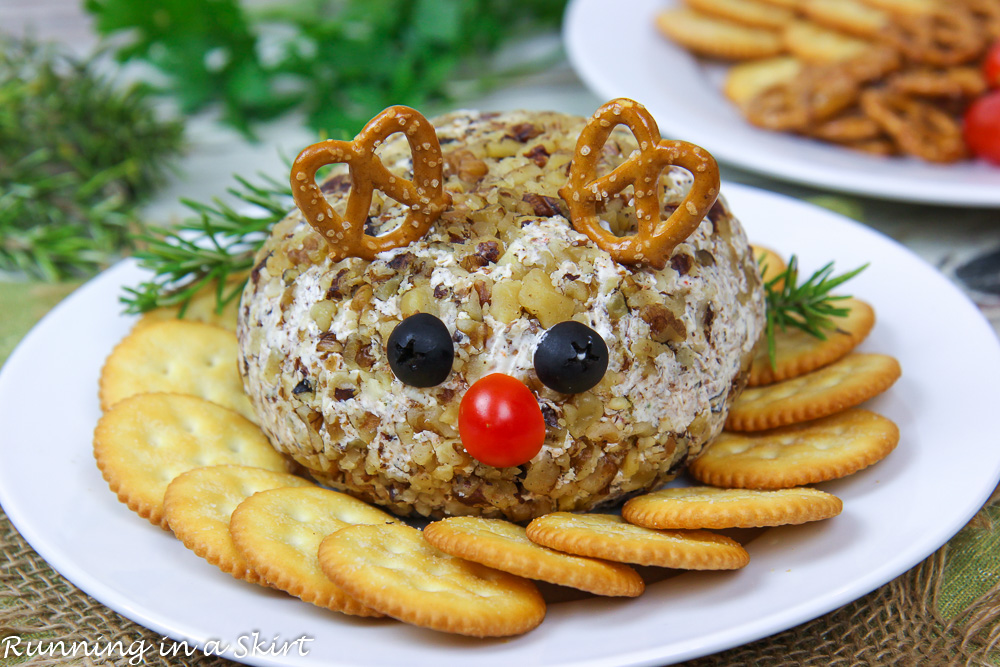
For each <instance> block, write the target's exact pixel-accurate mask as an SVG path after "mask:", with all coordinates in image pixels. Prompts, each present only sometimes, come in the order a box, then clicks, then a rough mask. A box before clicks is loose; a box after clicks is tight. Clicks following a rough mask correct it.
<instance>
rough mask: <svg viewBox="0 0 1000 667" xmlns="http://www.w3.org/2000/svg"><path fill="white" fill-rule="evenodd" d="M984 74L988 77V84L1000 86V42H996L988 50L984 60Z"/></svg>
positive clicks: (991, 86) (995, 86)
mask: <svg viewBox="0 0 1000 667" xmlns="http://www.w3.org/2000/svg"><path fill="white" fill-rule="evenodd" d="M983 76H985V77H986V85H987V86H989V87H990V88H1000V42H996V43H995V44H994V45H993V46H991V47H990V48H989V50H988V51H987V52H986V60H984V61H983Z"/></svg>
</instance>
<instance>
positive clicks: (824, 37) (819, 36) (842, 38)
mask: <svg viewBox="0 0 1000 667" xmlns="http://www.w3.org/2000/svg"><path fill="white" fill-rule="evenodd" d="M781 35H782V39H784V40H785V47H786V48H787V49H788V51H789V52H791V53H792V54H793V55H794V56H796V57H797V58H801V59H802V60H804V61H806V62H808V63H817V64H821V65H825V64H828V63H838V62H843V61H845V60H850V59H851V58H857V57H859V56H863V55H864V54H865V53H866V52H867V51H868V50H869V49H871V48H872V45H871V44H870V43H869V42H867V41H865V40H863V39H858V38H857V37H853V36H851V35H848V34H845V33H843V32H840V31H839V30H832V29H830V28H825V27H823V26H821V25H818V24H816V23H812V22H811V21H795V22H794V23H791V24H790V25H788V26H787V27H785V29H784V30H783V31H782V33H781Z"/></svg>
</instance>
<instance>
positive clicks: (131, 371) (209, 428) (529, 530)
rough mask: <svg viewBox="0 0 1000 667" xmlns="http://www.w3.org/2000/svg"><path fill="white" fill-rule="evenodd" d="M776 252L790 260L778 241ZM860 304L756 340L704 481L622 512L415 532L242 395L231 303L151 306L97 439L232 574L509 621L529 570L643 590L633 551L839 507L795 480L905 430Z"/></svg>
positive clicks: (700, 558) (131, 502) (738, 559)
mask: <svg viewBox="0 0 1000 667" xmlns="http://www.w3.org/2000/svg"><path fill="white" fill-rule="evenodd" d="M766 264H767V265H768V267H769V270H771V271H774V272H780V270H781V259H780V258H779V257H778V256H777V255H774V254H771V255H769V258H768V259H767V260H766ZM765 279H766V278H765ZM206 303H207V302H206ZM849 305H850V308H851V311H850V315H848V316H847V317H845V318H843V320H842V321H839V322H838V323H837V325H838V328H837V331H836V333H835V334H834V335H831V336H830V337H828V339H827V340H826V341H822V342H821V341H818V340H816V339H813V338H811V337H809V336H805V335H804V334H801V333H797V332H795V331H788V332H780V333H779V336H778V341H777V350H778V354H777V360H776V364H775V365H774V366H771V365H770V364H769V362H768V359H767V356H766V352H762V353H761V354H760V355H758V358H757V359H756V360H755V361H754V369H753V373H752V376H751V380H750V382H751V384H752V385H753V387H752V388H751V389H749V390H747V391H746V392H745V393H744V395H743V397H742V398H741V399H740V400H739V401H738V402H737V403H736V405H735V406H734V407H733V410H732V413H731V415H730V418H729V422H728V428H729V429H730V430H729V431H727V432H724V433H723V434H722V435H721V436H720V437H719V438H718V439H716V440H715V441H714V443H713V444H711V445H710V446H709V448H708V449H707V450H706V451H705V452H704V454H703V455H702V456H701V458H699V459H698V460H697V461H696V463H695V465H694V467H693V468H692V470H691V473H692V474H693V475H694V476H695V478H696V479H698V480H700V481H702V482H704V483H705V484H709V485H711V486H704V487H690V488H671V489H665V490H661V491H656V492H653V493H650V494H646V495H644V496H640V497H636V498H633V499H631V500H630V501H629V502H628V503H626V505H625V506H624V508H623V510H622V515H621V516H618V515H614V514H597V513H590V514H573V513H568V512H556V513H553V514H549V515H546V516H542V517H539V518H537V519H535V520H534V521H532V522H531V523H530V524H529V525H528V526H527V527H523V526H520V525H517V524H514V523H511V522H507V521H503V520H500V519H484V518H479V517H452V518H448V519H444V520H441V521H436V522H433V523H430V524H429V525H427V526H426V527H425V528H424V529H423V530H418V529H416V528H413V527H411V526H409V525H407V524H405V523H403V522H402V521H400V520H399V519H397V518H395V517H393V516H390V515H389V514H386V513H385V512H383V511H381V510H379V509H376V508H374V507H372V506H370V505H368V504H366V503H365V502H362V501H360V500H357V499H355V498H353V497H351V496H349V495H346V494H343V493H339V492H337V491H333V490H330V489H326V488H322V487H320V486H317V485H316V484H314V483H313V482H311V481H309V480H307V479H305V478H303V477H300V476H298V475H296V474H294V472H295V469H294V465H293V464H292V463H291V462H290V461H288V460H286V459H285V458H284V457H283V456H281V455H280V454H278V453H277V452H275V450H274V449H273V448H271V446H270V444H269V443H268V441H267V438H266V437H265V436H264V434H263V433H262V432H261V430H260V429H259V428H258V427H257V425H256V424H255V419H256V417H255V415H254V414H253V411H252V409H251V408H250V406H249V403H248V401H247V398H246V396H245V395H244V394H243V390H242V384H241V382H240V378H239V375H238V372H237V369H236V358H237V354H236V339H235V335H234V333H233V329H234V322H233V321H232V320H233V319H234V311H233V309H230V310H229V311H226V312H225V313H223V314H222V315H218V314H216V313H215V312H214V311H213V310H212V309H211V308H202V307H195V308H194V309H193V310H192V311H189V313H188V315H189V316H192V317H193V318H195V320H199V321H190V320H177V319H175V318H176V315H177V313H175V312H167V313H163V312H156V313H153V314H150V315H147V316H146V317H145V318H143V320H141V321H140V322H139V323H138V324H137V325H136V326H135V328H134V329H133V330H132V332H131V333H130V334H129V335H128V336H127V337H126V338H125V339H124V340H123V341H122V342H121V343H120V344H119V345H118V346H117V347H116V348H115V349H114V350H113V352H112V353H111V355H110V356H109V358H108V359H107V361H106V363H105V366H104V369H103V371H102V375H101V383H100V398H101V405H102V409H103V410H104V414H103V416H102V417H101V419H100V421H99V423H98V425H97V428H96V430H95V433H94V455H95V458H96V459H97V465H98V467H99V468H100V470H101V471H102V473H103V475H104V478H105V479H106V480H107V482H108V484H109V486H110V487H111V490H112V491H113V492H115V493H116V494H117V496H118V498H119V499H120V500H121V501H122V502H123V503H125V504H126V505H127V506H128V507H129V508H130V509H132V510H133V511H135V512H136V513H137V514H139V515H140V516H141V517H144V518H146V519H148V520H149V521H150V522H152V523H153V524H155V525H158V526H160V527H162V528H164V529H167V530H171V531H172V532H173V533H174V534H175V535H176V536H177V537H178V539H179V540H180V541H181V542H182V543H183V544H184V545H185V546H186V547H187V548H188V549H190V550H191V551H193V552H194V553H195V554H197V555H198V556H200V557H202V558H204V559H205V560H207V561H208V562H209V563H211V564H213V565H215V566H216V567H218V568H219V569H220V570H222V571H223V572H225V573H228V574H230V575H232V576H233V577H236V578H237V579H241V580H243V581H247V582H251V583H257V584H260V585H262V586H267V587H270V588H275V589H278V590H282V591H285V592H287V593H289V594H291V595H294V596H297V597H299V598H301V599H302V600H304V601H306V602H309V603H312V604H315V605H317V606H320V607H323V608H326V609H329V610H332V611H336V612H340V613H344V614H350V615H354V616H367V617H375V618H380V617H390V618H394V619H398V620H401V621H404V622H407V623H411V624H414V625H418V626H421V627H425V628H430V629H433V630H439V631H444V632H451V633H458V634H463V635H469V636H476V637H497V636H510V635H517V634H521V633H524V632H527V631H529V630H531V629H533V628H534V627H536V626H537V625H538V624H540V623H541V622H542V620H543V619H544V617H545V612H546V599H545V597H544V596H543V595H542V594H541V593H540V592H539V589H538V587H537V586H536V583H535V582H547V583H549V584H555V585H558V586H564V587H570V588H573V589H577V590H580V591H584V592H586V593H588V594H592V595H602V596H620V597H635V596H638V595H641V594H642V593H643V591H644V590H645V585H646V584H645V581H644V580H643V577H642V576H640V574H639V572H638V571H636V570H635V569H634V568H633V567H632V566H633V565H642V566H652V567H660V568H671V569H678V570H735V569H739V568H742V567H745V566H746V565H747V564H748V563H749V561H750V556H749V554H748V552H747V551H746V549H745V548H744V547H743V546H742V545H741V544H740V543H738V542H737V541H736V540H734V539H733V538H732V537H729V536H727V535H723V534H719V533H715V532H711V530H715V529H729V528H747V527H763V526H776V525H786V524H797V523H803V522H806V521H815V520H819V519H825V518H829V517H832V516H835V515H837V514H839V513H840V512H841V509H842V503H841V501H840V500H839V499H838V498H836V497H834V496H832V495H830V494H828V493H824V492H822V491H819V490H816V489H810V488H802V485H804V484H812V483H815V482H821V481H825V480H829V479H834V478H836V477H840V476H843V475H846V474H850V473H851V472H854V471H856V470H859V469H860V468H862V467H865V466H867V465H870V464H871V463H873V462H875V461H877V460H878V459H880V458H882V457H884V456H885V455H886V454H888V452H889V451H891V450H892V448H893V447H894V446H895V444H896V442H897V441H898V437H899V432H898V430H897V429H896V428H895V426H894V425H893V424H892V423H891V422H889V421H888V420H886V419H884V418H882V417H879V416H878V415H875V414H873V413H870V412H867V411H864V410H861V409H857V408H855V407H854V406H856V405H857V404H859V403H861V402H862V401H864V400H866V399H867V398H870V397H871V396H874V395H875V394H877V393H879V392H881V391H884V390H885V389H886V388H888V386H889V385H891V384H892V382H893V381H894V380H895V379H896V378H897V377H898V376H899V366H898V364H897V363H896V362H895V360H893V359H891V358H890V357H885V356H883V355H871V354H868V355H862V354H855V353H852V350H853V348H854V347H855V346H856V345H857V344H858V343H859V342H860V341H861V340H862V339H863V338H864V337H865V336H866V335H867V333H868V332H869V331H870V330H871V328H872V326H873V324H874V313H873V312H872V309H871V307H870V306H868V305H867V304H865V303H864V302H862V301H860V300H857V299H854V300H851V301H850V303H849ZM804 420H809V421H804ZM761 429H764V430H761ZM718 487H733V488H718ZM736 487H739V488H736Z"/></svg>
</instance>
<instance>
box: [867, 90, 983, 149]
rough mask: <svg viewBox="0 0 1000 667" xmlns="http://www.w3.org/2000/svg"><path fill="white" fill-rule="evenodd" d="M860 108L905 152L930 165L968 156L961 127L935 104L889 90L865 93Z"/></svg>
mask: <svg viewBox="0 0 1000 667" xmlns="http://www.w3.org/2000/svg"><path fill="white" fill-rule="evenodd" d="M861 108H862V109H863V110H864V112H865V113H866V114H868V116H869V117H870V118H871V119H872V120H874V121H875V122H876V123H878V124H879V125H881V126H882V128H883V129H884V130H885V131H886V133H887V134H889V136H891V137H892V138H893V140H894V141H895V142H896V144H897V145H898V146H899V148H900V149H901V150H902V151H903V152H904V153H908V154H910V155H916V156H918V157H920V158H923V159H924V160H927V161H928V162H944V163H947V162H955V161H957V160H961V159H962V158H964V157H966V148H965V142H964V140H963V139H962V127H961V125H959V123H958V122H957V121H955V120H954V119H953V118H952V117H951V116H949V115H948V114H946V113H945V112H944V111H941V110H940V109H938V108H937V107H935V106H934V105H933V104H930V103H928V102H925V101H922V100H918V99H915V98H912V97H908V96H906V95H901V94H899V93H894V92H891V91H887V90H866V91H865V92H864V94H863V95H862V96H861Z"/></svg>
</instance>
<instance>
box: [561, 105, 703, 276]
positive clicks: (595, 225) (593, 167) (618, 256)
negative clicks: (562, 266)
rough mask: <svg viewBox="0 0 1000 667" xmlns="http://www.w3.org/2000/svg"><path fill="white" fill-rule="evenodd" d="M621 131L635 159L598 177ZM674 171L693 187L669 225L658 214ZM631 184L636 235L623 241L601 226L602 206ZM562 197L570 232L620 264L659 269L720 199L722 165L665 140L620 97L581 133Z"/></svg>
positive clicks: (641, 110)
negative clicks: (666, 173) (667, 172)
mask: <svg viewBox="0 0 1000 667" xmlns="http://www.w3.org/2000/svg"><path fill="white" fill-rule="evenodd" d="M618 125H627V126H628V127H629V129H631V130H632V133H633V134H634V135H635V138H636V141H637V142H638V144H639V151H638V154H633V155H632V156H631V157H629V158H628V159H627V160H626V161H625V162H623V163H622V164H620V165H618V166H617V167H616V168H615V169H614V170H613V171H612V172H611V173H609V174H607V175H605V176H601V177H600V178H598V177H597V163H598V160H599V158H600V155H601V149H602V148H603V146H604V144H605V143H606V142H607V140H608V137H609V136H610V135H611V131H612V130H613V129H614V128H615V127H616V126H618ZM670 165H677V166H679V167H683V168H684V169H687V170H688V171H689V172H691V175H692V176H693V177H694V183H693V184H692V185H691V190H690V191H689V192H688V194H687V196H686V197H685V198H684V201H683V202H681V205H680V206H679V207H677V209H676V210H675V211H674V212H673V213H671V214H670V217H668V218H667V219H666V220H664V219H663V218H662V215H661V213H660V192H659V190H660V174H661V173H662V172H663V170H664V169H665V168H666V167H668V166H670ZM629 185H631V186H632V187H633V191H634V201H635V212H636V218H637V219H638V222H639V228H638V231H637V232H636V233H635V234H634V235H632V236H623V237H618V236H615V235H614V234H612V233H611V232H609V231H607V230H605V229H604V228H603V227H602V226H601V221H600V219H599V217H598V205H599V204H600V202H601V201H602V200H604V199H607V198H608V197H610V196H611V195H615V194H618V193H619V192H621V191H622V190H624V189H625V188H626V187H628V186H629ZM559 194H560V195H561V196H562V198H563V199H565V200H566V203H567V204H568V205H569V212H570V219H571V221H572V223H573V227H574V228H575V229H576V230H577V231H578V232H580V233H582V234H586V235H587V236H589V237H590V239H591V240H592V241H593V242H594V243H596V244H597V245H598V247H600V248H601V249H602V250H605V251H607V252H608V253H610V254H611V256H612V257H613V258H614V259H615V261H617V262H619V263H621V264H648V265H650V266H652V267H653V268H656V269H662V268H663V267H664V266H665V265H666V263H667V259H669V257H670V253H671V252H673V249H674V248H675V247H676V246H677V244H678V243H681V242H682V241H684V239H686V238H687V237H688V236H690V235H691V233H692V232H693V231H694V230H695V229H696V228H697V227H698V225H699V224H700V223H701V220H702V218H704V217H705V215H706V214H707V213H708V211H709V209H711V208H712V205H713V204H714V203H715V200H716V199H717V198H718V196H719V166H718V165H717V164H716V162H715V158H713V157H712V156H711V155H709V153H708V151H706V150H704V149H703V148H700V147H698V146H695V145H694V144H689V143H687V142H685V141H667V140H665V139H661V138H660V130H659V128H658V127H657V126H656V121H655V120H653V117H652V116H651V115H650V113H649V112H648V111H647V110H646V108H645V107H643V106H642V105H641V104H639V103H637V102H634V101H632V100H629V99H625V98H619V99H617V100H612V101H610V102H608V103H607V104H605V105H604V106H602V107H601V108H600V109H598V110H597V113H595V114H594V117H593V118H591V119H590V121H589V122H588V123H587V125H586V127H584V128H583V131H582V132H581V133H580V138H579V140H578V141H577V144H576V154H575V155H574V156H573V162H572V163H571V165H570V171H569V182H568V183H566V185H564V186H563V187H562V188H561V189H560V190H559Z"/></svg>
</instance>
